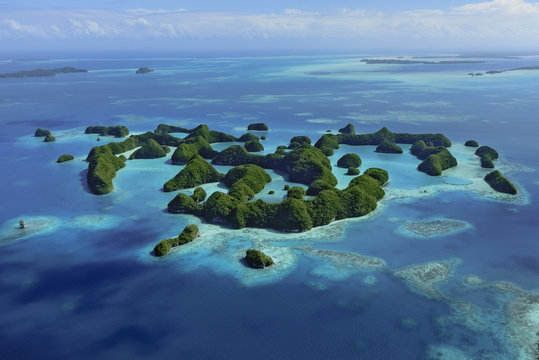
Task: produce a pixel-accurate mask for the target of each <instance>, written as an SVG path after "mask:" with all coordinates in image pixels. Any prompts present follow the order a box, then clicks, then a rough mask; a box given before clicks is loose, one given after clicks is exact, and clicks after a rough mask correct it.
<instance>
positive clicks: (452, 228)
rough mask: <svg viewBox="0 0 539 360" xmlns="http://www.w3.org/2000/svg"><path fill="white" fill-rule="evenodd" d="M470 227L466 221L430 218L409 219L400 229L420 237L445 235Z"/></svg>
mask: <svg viewBox="0 0 539 360" xmlns="http://www.w3.org/2000/svg"><path fill="white" fill-rule="evenodd" d="M469 227H471V226H470V225H469V224H468V223H466V222H464V221H459V220H447V219H443V220H441V219H440V220H430V221H409V222H406V223H405V224H404V226H403V227H402V229H403V230H404V232H405V233H410V234H413V236H418V237H421V238H430V237H434V236H439V235H447V234H451V233H454V232H457V231H461V230H465V229H467V228H469Z"/></svg>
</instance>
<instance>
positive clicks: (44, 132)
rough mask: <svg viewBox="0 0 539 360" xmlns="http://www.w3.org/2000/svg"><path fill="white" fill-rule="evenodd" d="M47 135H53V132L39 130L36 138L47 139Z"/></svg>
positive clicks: (35, 134)
mask: <svg viewBox="0 0 539 360" xmlns="http://www.w3.org/2000/svg"><path fill="white" fill-rule="evenodd" d="M47 135H51V132H50V131H49V130H47V129H42V128H37V130H36V132H35V133H34V136H35V137H45V136H47Z"/></svg>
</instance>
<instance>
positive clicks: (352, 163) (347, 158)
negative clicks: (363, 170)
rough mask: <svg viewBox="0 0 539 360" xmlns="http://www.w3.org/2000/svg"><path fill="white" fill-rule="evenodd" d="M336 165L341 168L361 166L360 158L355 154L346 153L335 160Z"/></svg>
mask: <svg viewBox="0 0 539 360" xmlns="http://www.w3.org/2000/svg"><path fill="white" fill-rule="evenodd" d="M337 166H338V167H342V168H349V167H354V168H358V167H360V166H361V158H360V157H359V156H358V155H357V154H353V153H351V154H346V155H343V156H342V157H341V158H340V159H339V160H338V161H337Z"/></svg>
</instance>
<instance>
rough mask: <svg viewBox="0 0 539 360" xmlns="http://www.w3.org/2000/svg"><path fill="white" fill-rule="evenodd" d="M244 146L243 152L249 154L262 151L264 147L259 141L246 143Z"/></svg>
mask: <svg viewBox="0 0 539 360" xmlns="http://www.w3.org/2000/svg"><path fill="white" fill-rule="evenodd" d="M244 146H245V150H247V151H249V152H258V151H263V150H264V146H263V145H262V144H261V143H260V141H258V139H257V140H249V141H246V142H245V145H244Z"/></svg>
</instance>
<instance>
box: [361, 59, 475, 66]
mask: <svg viewBox="0 0 539 360" xmlns="http://www.w3.org/2000/svg"><path fill="white" fill-rule="evenodd" d="M361 62H363V63H365V64H390V65H411V64H421V65H453V64H482V63H484V61H475V60H441V61H427V60H402V59H362V60H361Z"/></svg>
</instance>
